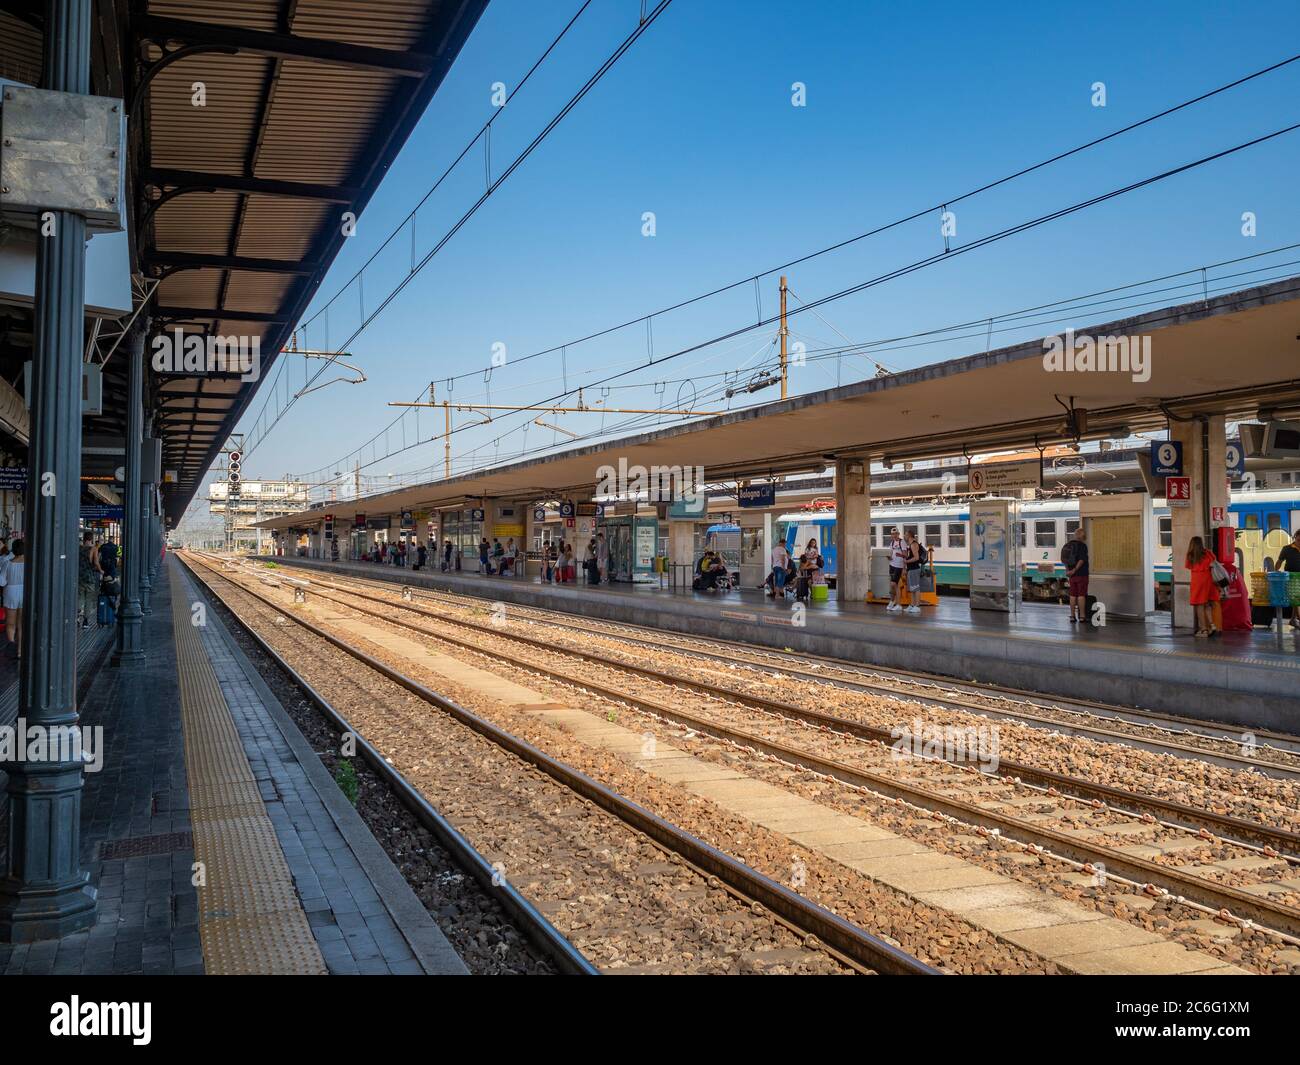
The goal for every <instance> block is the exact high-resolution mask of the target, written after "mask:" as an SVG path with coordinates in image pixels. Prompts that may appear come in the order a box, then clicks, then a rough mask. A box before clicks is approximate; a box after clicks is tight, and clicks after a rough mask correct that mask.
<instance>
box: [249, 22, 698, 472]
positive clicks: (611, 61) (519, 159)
mask: <svg viewBox="0 0 1300 1065" xmlns="http://www.w3.org/2000/svg"><path fill="white" fill-rule="evenodd" d="M671 3H672V0H659V3H658V4H657V5H656V6H655V8H654V10H652V11H651V12H650V13H649V15H647V16H646V17H645V18H644V19H642V20H641V22H640V23H639V24H638V25H637V27H636V29H635V30H633V31H632V33H630V34H628V36H627V37H625V38H624V39H623V41H622V42H621V43H620V44H619V46H618V47H617V48H616V49H615V50H614V52H613V53H612V54H611V55H610V56H609V57H608V58H607V59H606V60H605V61H604V62H603V63H602V64H601V65H600V67H599V68H598V69H597V70H596V72H595V73H594V74H592V75H591V77H590V78H588V79H587V81H586V83H585V84H584V85H583V86H582V88H580V89H579V90H578V91H577V92H576V93H575V94H574V95H573V96H572V97H571V98H570V99H569V101H568V103H566V104H565V105H564V107H562V108H561V109H560V111H559V112H558V113H557V114H556V115H555V116H554V117H552V119H551V120H550V121H549V122H548V123H547V124H546V126H545V127H544V128H543V129H542V131H541V132H540V133H538V134H537V135H536V136H535V137H534V138H533V139H532V141H530V142H529V144H528V145H527V147H525V148H524V149H523V151H522V152H520V153H519V154H518V155H517V156H515V158H514V159H513V160H512V161H511V163H510V165H509V166H507V167H506V168H505V170H504V171H502V173H501V175H500V176H499V177H498V178H497V179H496V180H495V181H492V182H491V184H489V185H488V187H487V189H486V190H485V191H484V192H483V194H482V195H481V196H480V197H479V198H478V199H477V200H475V202H474V203H473V205H472V206H471V207H470V208H469V209H468V210H467V211H466V212H465V213H464V214H463V215H461V217H460V218H459V219H458V220H457V221H456V223H455V224H454V225H453V226H452V227H451V228H450V229H449V230H447V232H446V233H444V234H443V236H442V238H441V239H440V240H439V241H438V242H437V243H436V244H435V245H434V246H433V248H432V249H430V250H429V252H428V253H427V254H426V255H425V256H424V258H422V259H421V260H420V261H419V262H418V263H417V264H416V266H415V268H414V269H413V270H411V271H410V272H409V273H408V274H407V275H406V276H405V277H404V278H402V280H401V281H399V282H398V283H397V285H396V286H395V287H394V288H393V289H392V290H391V291H390V292H389V293H388V294H387V295H386V296H385V297H384V298H383V299H382V300H381V301H380V302H379V305H378V306H377V307H375V309H374V310H372V311H371V313H370V314H369V315H366V314H365V313H364V309H363V313H362V321H361V324H360V325H359V326H358V327H357V328H356V330H354V331H353V333H352V334H351V336H349V337H348V339H347V340H345V341H344V342H343V343H342V344H341V345H340V346H339V347H340V350H346V349H347V348H348V347H350V346H351V344H352V342H353V341H354V340H355V339H356V338H357V337H359V336H360V335H361V333H362V332H364V331H365V329H366V328H367V327H368V326H369V324H370V323H371V322H373V321H374V320H375V318H377V317H378V316H379V315H380V314H382V313H383V312H384V310H385V309H386V308H387V307H388V305H389V304H390V303H391V302H392V301H393V300H394V299H396V298H397V296H398V295H399V294H400V293H401V292H403V291H404V290H405V288H406V286H407V285H408V284H409V283H410V282H411V280H412V279H413V278H414V277H416V276H417V275H418V274H419V273H420V272H421V271H422V270H423V269H424V267H425V266H427V265H428V264H429V262H431V261H432V260H433V258H434V257H435V256H436V255H437V254H438V253H439V252H440V251H442V249H443V248H444V247H446V245H447V243H448V242H449V241H450V240H451V239H452V238H453V237H454V236H455V235H456V234H457V233H458V232H460V230H461V229H462V228H463V227H464V226H465V224H466V223H467V222H468V221H469V220H470V219H471V218H473V217H474V215H475V214H476V213H477V212H478V210H479V208H480V207H482V206H483V204H484V203H486V202H487V201H488V199H489V198H491V196H492V194H493V193H495V192H496V190H497V189H499V188H500V187H501V186H502V185H503V184H504V183H505V182H506V181H507V180H508V179H509V178H510V175H511V174H513V173H514V172H515V170H517V169H518V168H519V167H520V166H521V165H522V164H523V162H524V161H525V160H526V159H527V158H528V157H529V156H530V155H532V153H533V152H534V151H535V150H536V149H537V148H538V146H539V145H541V144H542V142H543V141H545V140H546V138H547V137H549V136H550V135H551V133H552V132H554V130H555V128H556V127H557V126H559V124H560V123H561V122H563V121H564V119H565V118H566V117H567V116H568V115H569V114H570V112H572V111H573V109H574V108H575V107H576V106H577V105H578V104H579V103H580V102H581V101H582V100H583V98H584V97H585V96H586V95H587V94H588V93H589V92H590V91H591V90H592V89H593V88H595V86H596V85H597V84H598V83H599V82H600V81H601V79H602V78H604V76H605V75H606V74H608V73H609V71H610V70H611V69H612V68H613V67H614V65H615V64H616V63H617V62H618V61H619V60H620V59H621V58H622V57H623V55H624V54H626V52H627V51H628V49H629V48H631V47H632V45H633V44H635V43H636V42H637V40H639V39H640V37H641V35H642V34H643V33H645V31H646V30H648V29H649V28H650V27H651V26H652V25H653V24H654V22H655V21H656V20H657V19H658V18H659V16H660V15H662V14H663V12H664V11H665V10H666V9H667V8H668V5H669V4H671ZM585 7H586V4H584V5H583V9H585ZM579 14H581V10H580V11H579ZM576 17H577V16H575V20H576ZM570 25H572V21H571V22H570ZM566 31H567V27H566ZM552 47H554V45H552ZM548 51H549V50H548ZM534 69H535V68H534ZM498 113H499V112H498ZM493 117H495V116H493ZM490 122H491V120H490V119H489V124H490ZM485 128H486V127H485ZM473 143H474V142H473V141H471V142H470V145H467V146H466V149H465V152H466V153H467V152H468V151H469V148H470V147H472V145H473ZM458 161H459V160H458ZM454 165H455V164H453V166H454ZM445 176H446V175H445V174H444V177H445ZM439 180H442V179H439ZM392 239H393V238H392V236H390V237H389V238H388V240H390V241H391V240H392ZM385 243H387V241H386V242H385ZM376 254H378V252H376ZM360 278H361V274H360V273H358V274H357V279H358V284H360ZM329 365H331V360H328V359H327V360H325V364H324V365H323V366H322V367H321V368H320V370H318V371H317V372H316V374H315V376H314V377H313V378H312V380H315V378H316V377H319V376H320V375H321V373H323V372H324V371H325V369H326V368H327V367H328V366H329ZM476 372H477V371H476ZM292 406H293V403H292V402H290V404H289V406H288V407H286V408H285V410H284V411H281V412H280V414H278V415H277V416H276V417H275V418H274V419H273V420H272V421H271V424H270V425H268V426H267V427H266V428H265V429H264V430H263V431H262V432H261V433H260V434H259V435H258V436H257V437H256V438H253V439H252V440H251V441H247V442H246V443H245V449H244V450H245V454H249V455H251V454H252V453H253V451H254V450H256V448H257V447H258V446H259V445H260V444H261V442H262V441H263V440H265V439H266V437H267V435H269V433H270V432H271V430H272V429H274V428H275V426H276V425H277V424H278V423H279V421H280V420H281V418H282V417H283V416H284V414H285V413H287V412H288V410H289V409H290V408H291V407H292ZM264 412H265V407H263V413H264ZM261 416H262V415H261V414H259V416H258V417H259V420H260V418H261ZM255 424H256V423H255Z"/></svg>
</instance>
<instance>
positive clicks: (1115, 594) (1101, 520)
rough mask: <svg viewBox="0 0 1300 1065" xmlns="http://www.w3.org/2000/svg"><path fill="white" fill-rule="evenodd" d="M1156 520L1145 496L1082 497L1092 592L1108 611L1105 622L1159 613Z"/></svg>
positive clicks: (1141, 493)
mask: <svg viewBox="0 0 1300 1065" xmlns="http://www.w3.org/2000/svg"><path fill="white" fill-rule="evenodd" d="M1151 519H1152V514H1151V497H1150V496H1149V495H1148V494H1147V493H1146V492H1127V493H1124V494H1122V495H1101V496H1082V497H1080V499H1079V520H1080V521H1081V522H1083V530H1084V536H1085V538H1086V540H1087V543H1088V569H1089V579H1088V594H1089V595H1090V596H1092V597H1093V598H1095V599H1096V600H1097V602H1098V603H1100V604H1101V605H1102V606H1103V607H1104V608H1105V614H1104V615H1102V616H1104V617H1106V618H1132V619H1138V620H1141V619H1143V618H1145V617H1146V616H1147V615H1148V614H1152V613H1154V612H1155V609H1156V591H1155V572H1154V569H1153V568H1152V567H1153V564H1152V554H1153V550H1154V548H1153V545H1152V520H1151ZM1088 620H1089V621H1092V620H1093V618H1091V617H1090V618H1089V619H1088Z"/></svg>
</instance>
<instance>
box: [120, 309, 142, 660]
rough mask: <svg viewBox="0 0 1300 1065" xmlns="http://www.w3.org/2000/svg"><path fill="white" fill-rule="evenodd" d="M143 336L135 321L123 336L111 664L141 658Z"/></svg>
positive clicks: (138, 324)
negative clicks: (119, 538)
mask: <svg viewBox="0 0 1300 1065" xmlns="http://www.w3.org/2000/svg"><path fill="white" fill-rule="evenodd" d="M144 338H145V324H144V323H143V322H137V323H136V325H135V326H134V327H133V328H132V330H131V334H130V335H129V336H128V337H127V338H126V343H125V345H124V350H125V354H126V358H127V376H126V492H125V499H124V500H123V504H124V505H123V508H122V512H123V514H125V515H126V520H125V521H124V522H123V526H124V527H123V529H122V534H123V543H122V610H121V612H120V613H119V614H118V616H117V649H116V651H114V653H113V664H114V665H121V664H122V663H123V662H138V661H141V660H142V659H143V658H144V642H143V633H142V629H141V623H142V621H143V619H144V613H143V612H142V611H141V609H140V578H141V575H142V574H143V572H144V568H145V566H146V564H147V562H148V557H147V555H146V554H145V550H144V545H145V543H146V542H147V541H148V536H149V529H148V526H147V525H146V524H145V523H144V522H143V521H142V520H141V519H142V517H143V509H142V508H143V503H142V501H141V498H140V497H141V495H142V494H143V489H142V487H141V484H140V473H141V470H140V440H141V438H142V437H143V435H144V407H143V406H142V405H141V404H142V397H143V395H144Z"/></svg>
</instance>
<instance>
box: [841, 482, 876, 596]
mask: <svg viewBox="0 0 1300 1065" xmlns="http://www.w3.org/2000/svg"><path fill="white" fill-rule="evenodd" d="M835 552H836V556H837V559H836V566H837V571H836V572H837V576H836V578H835V594H836V597H837V598H838V599H839V600H840V602H842V603H862V602H865V601H866V598H867V591H868V589H869V587H870V580H871V466H870V465H869V464H868V462H867V460H866V459H836V460H835Z"/></svg>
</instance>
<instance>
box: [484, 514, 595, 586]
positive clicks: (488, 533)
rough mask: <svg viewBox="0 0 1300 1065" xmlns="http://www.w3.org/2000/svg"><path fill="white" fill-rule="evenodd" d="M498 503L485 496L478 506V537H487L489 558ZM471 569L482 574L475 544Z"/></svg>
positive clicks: (575, 555)
mask: <svg viewBox="0 0 1300 1065" xmlns="http://www.w3.org/2000/svg"><path fill="white" fill-rule="evenodd" d="M499 502H500V500H498V499H493V498H491V497H487V496H485V497H484V498H483V499H481V500H479V506H480V507H481V508H482V510H483V531H482V532H480V533H479V537H480V538H482V537H487V542H488V555H489V556H491V554H492V540H493V536H492V526H493V525H495V524H496V516H497V503H499ZM574 558H577V553H576V552H575V553H574ZM473 569H474V572H475V573H482V572H483V569H482V565H481V564H480V562H479V558H478V544H477V543H476V544H475V545H474V562H473Z"/></svg>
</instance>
